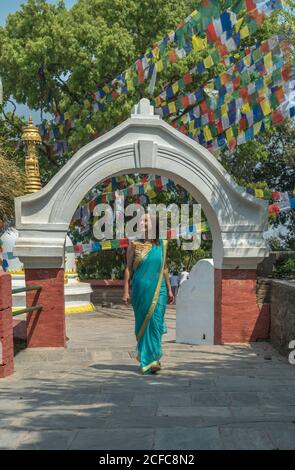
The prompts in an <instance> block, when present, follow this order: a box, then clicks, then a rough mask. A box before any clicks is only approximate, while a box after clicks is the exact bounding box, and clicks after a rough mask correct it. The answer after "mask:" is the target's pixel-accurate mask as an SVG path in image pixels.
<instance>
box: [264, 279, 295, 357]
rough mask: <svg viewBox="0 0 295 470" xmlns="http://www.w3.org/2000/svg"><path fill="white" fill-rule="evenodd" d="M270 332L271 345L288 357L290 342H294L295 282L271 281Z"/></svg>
mask: <svg viewBox="0 0 295 470" xmlns="http://www.w3.org/2000/svg"><path fill="white" fill-rule="evenodd" d="M270 318H271V330H270V340H271V343H272V345H273V346H274V347H275V348H276V349H277V350H278V351H279V352H280V353H281V354H283V355H284V356H288V355H289V353H290V350H289V348H288V346H289V343H290V341H292V340H295V282H291V281H281V280H272V281H271V308H270Z"/></svg>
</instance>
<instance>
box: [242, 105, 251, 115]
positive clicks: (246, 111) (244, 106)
mask: <svg viewBox="0 0 295 470" xmlns="http://www.w3.org/2000/svg"><path fill="white" fill-rule="evenodd" d="M241 111H242V113H250V111H251V108H250V105H249V103H244V104H243V106H242V107H241Z"/></svg>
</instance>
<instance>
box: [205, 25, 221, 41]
mask: <svg viewBox="0 0 295 470" xmlns="http://www.w3.org/2000/svg"><path fill="white" fill-rule="evenodd" d="M206 33H207V38H208V41H216V42H217V41H218V36H217V34H216V31H215V28H214V24H213V23H210V24H208V26H207V28H206Z"/></svg>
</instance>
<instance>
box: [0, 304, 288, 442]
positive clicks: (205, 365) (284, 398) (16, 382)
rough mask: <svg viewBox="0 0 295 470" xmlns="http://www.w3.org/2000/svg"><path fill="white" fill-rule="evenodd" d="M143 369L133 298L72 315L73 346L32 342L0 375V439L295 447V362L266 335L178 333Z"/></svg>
mask: <svg viewBox="0 0 295 470" xmlns="http://www.w3.org/2000/svg"><path fill="white" fill-rule="evenodd" d="M166 319H167V324H168V330H169V331H168V333H167V334H166V335H164V338H165V340H164V344H163V350H164V356H163V358H162V360H161V362H162V364H163V367H164V368H165V369H164V370H163V371H162V372H161V374H160V375H156V376H142V375H139V374H138V365H137V362H136V360H135V358H134V351H135V338H134V335H133V317H132V312H131V310H130V309H129V308H126V307H125V308H124V307H121V308H117V309H115V308H113V309H100V310H99V311H98V312H91V313H85V314H79V315H78V314H75V315H68V316H67V335H68V336H69V338H70V340H69V342H68V349H67V350H53V349H30V350H28V349H27V350H24V351H22V352H20V353H18V355H17V356H16V357H15V367H16V373H15V374H14V375H13V376H11V377H9V378H6V379H4V380H1V381H0V390H1V395H0V397H1V398H0V448H1V449H145V450H146V449H160V450H164V449H173V450H176V449H196V450H198V449H295V393H294V390H295V366H294V365H293V366H292V365H290V364H288V363H287V361H286V360H285V359H284V358H282V357H280V356H279V355H278V354H276V353H275V352H274V351H273V350H272V349H271V347H270V346H269V345H268V344H267V343H256V344H254V345H251V346H249V345H233V346H214V347H212V346H211V347H208V346H190V345H184V344H177V343H176V342H175V310H174V308H173V307H169V309H168V310H167V315H166Z"/></svg>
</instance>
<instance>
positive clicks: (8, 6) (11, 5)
mask: <svg viewBox="0 0 295 470" xmlns="http://www.w3.org/2000/svg"><path fill="white" fill-rule="evenodd" d="M57 2H58V0H47V3H52V4H54V3H57ZM24 3H26V0H0V26H4V25H5V21H6V18H7V15H9V13H14V12H15V11H17V10H19V9H20V6H21V5H22V4H24ZM64 3H65V5H66V7H67V8H71V7H72V6H73V5H74V3H76V0H64ZM6 109H7V110H8V111H10V110H12V107H10V106H7V108H6ZM17 114H19V115H22V116H25V117H26V118H28V117H29V115H30V114H31V115H32V118H33V121H34V122H35V124H38V123H39V122H40V113H39V112H36V111H30V110H29V109H28V107H27V106H24V105H22V104H18V105H17Z"/></svg>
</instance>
